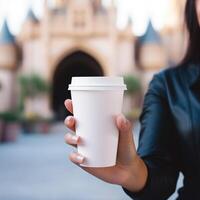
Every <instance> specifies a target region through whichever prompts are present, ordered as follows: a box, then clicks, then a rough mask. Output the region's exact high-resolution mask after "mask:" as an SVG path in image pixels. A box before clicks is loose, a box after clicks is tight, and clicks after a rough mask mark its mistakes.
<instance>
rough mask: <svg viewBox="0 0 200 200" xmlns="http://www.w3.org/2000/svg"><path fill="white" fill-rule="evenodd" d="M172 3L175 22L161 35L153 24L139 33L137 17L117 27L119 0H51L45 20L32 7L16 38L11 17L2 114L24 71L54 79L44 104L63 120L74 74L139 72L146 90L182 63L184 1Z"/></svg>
mask: <svg viewBox="0 0 200 200" xmlns="http://www.w3.org/2000/svg"><path fill="white" fill-rule="evenodd" d="M171 1H172V4H171V5H172V7H171V9H170V12H171V13H169V16H170V17H172V19H171V21H169V24H167V25H166V26H165V28H164V29H163V30H161V32H160V33H157V32H156V31H155V29H154V28H153V26H152V24H151V22H149V25H148V27H147V30H146V33H145V34H144V35H143V36H142V37H140V38H136V37H135V36H134V35H133V33H132V22H131V20H129V22H128V24H127V26H126V28H125V29H124V30H119V29H118V28H117V26H116V21H117V11H116V7H115V4H114V1H112V3H111V4H110V6H108V7H104V6H103V5H102V2H101V0H54V1H51V4H49V2H48V1H47V0H46V1H45V3H44V15H43V18H42V19H41V20H38V19H37V18H36V16H35V15H34V13H33V11H32V10H31V9H30V10H29V11H28V14H27V17H26V19H25V22H24V24H23V26H22V28H21V32H20V34H19V35H17V36H16V38H14V37H13V35H12V34H11V33H10V31H9V28H8V25H7V22H6V21H5V22H4V24H3V27H2V30H1V34H0V99H1V101H0V112H2V111H5V110H8V109H10V108H12V107H13V106H14V105H15V95H17V94H16V92H15V91H16V84H15V81H16V80H15V79H16V75H17V74H18V73H20V74H30V73H36V74H40V75H41V76H42V77H44V78H45V79H46V80H48V81H49V82H51V83H52V85H53V88H52V94H51V98H50V100H51V101H49V102H50V104H48V100H45V101H46V104H45V103H42V100H41V101H40V102H41V104H42V110H43V113H48V112H49V110H53V111H54V113H55V114H56V115H57V117H58V118H63V116H64V114H65V113H64V112H65V111H64V110H65V109H64V107H63V101H64V99H66V98H69V97H70V94H69V92H68V91H67V85H68V84H69V83H70V81H71V77H72V76H102V75H104V76H109V75H123V74H135V75H137V76H139V77H140V78H142V79H143V83H144V88H146V86H147V84H148V82H149V80H150V79H151V77H152V75H153V74H154V73H155V72H156V71H158V70H160V69H161V68H163V67H167V66H168V65H169V64H170V63H177V62H178V61H179V59H180V58H181V56H182V54H183V49H184V48H183V46H182V44H183V36H182V31H183V30H182V21H181V19H182V17H181V16H182V13H183V8H184V0H171ZM44 105H46V106H44ZM48 105H49V106H48ZM40 109H41V107H40ZM39 111H41V110H39Z"/></svg>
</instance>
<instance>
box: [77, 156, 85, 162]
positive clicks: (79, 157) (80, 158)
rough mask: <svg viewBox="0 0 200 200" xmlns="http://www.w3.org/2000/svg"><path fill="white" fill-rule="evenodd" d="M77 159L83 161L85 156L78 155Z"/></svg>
mask: <svg viewBox="0 0 200 200" xmlns="http://www.w3.org/2000/svg"><path fill="white" fill-rule="evenodd" d="M76 159H77V161H79V162H83V160H84V157H83V156H81V155H78V156H76Z"/></svg>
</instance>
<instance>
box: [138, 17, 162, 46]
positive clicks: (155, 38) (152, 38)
mask: <svg viewBox="0 0 200 200" xmlns="http://www.w3.org/2000/svg"><path fill="white" fill-rule="evenodd" d="M139 42H140V44H148V43H155V44H160V42H161V38H160V35H159V34H158V32H157V31H156V30H155V29H154V27H153V25H152V22H151V20H149V23H148V26H147V29H146V32H145V34H144V35H143V36H141V37H140V38H139Z"/></svg>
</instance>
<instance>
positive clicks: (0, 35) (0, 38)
mask: <svg viewBox="0 0 200 200" xmlns="http://www.w3.org/2000/svg"><path fill="white" fill-rule="evenodd" d="M12 43H15V37H14V36H13V35H12V33H11V32H10V29H9V27H8V23H7V20H6V19H5V20H4V22H3V26H2V29H1V32H0V44H12Z"/></svg>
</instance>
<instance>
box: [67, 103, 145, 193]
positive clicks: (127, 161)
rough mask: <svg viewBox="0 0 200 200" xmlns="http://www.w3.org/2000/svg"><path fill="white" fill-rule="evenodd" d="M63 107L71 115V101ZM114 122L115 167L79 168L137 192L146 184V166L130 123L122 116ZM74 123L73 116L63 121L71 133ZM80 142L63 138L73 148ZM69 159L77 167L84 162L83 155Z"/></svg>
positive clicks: (71, 138)
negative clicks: (115, 134)
mask: <svg viewBox="0 0 200 200" xmlns="http://www.w3.org/2000/svg"><path fill="white" fill-rule="evenodd" d="M65 106H66V108H67V110H69V111H70V112H71V113H73V105H72V101H71V100H69V99H67V100H66V101H65ZM115 121H116V126H117V128H118V130H119V143H118V152H117V163H116V165H115V166H113V167H105V168H92V167H82V166H80V167H81V168H82V169H84V170H85V171H87V172H88V173H90V174H92V175H94V176H96V177H97V178H99V179H101V180H103V181H106V182H108V183H112V184H118V185H121V186H123V187H125V188H127V189H128V190H132V191H139V190H141V189H142V188H143V187H144V185H145V183H146V178H147V169H146V166H145V164H144V162H143V161H142V160H141V159H140V158H139V156H138V155H137V153H136V148H135V144H134V141H133V134H132V126H131V123H130V122H129V121H128V120H127V119H126V118H125V117H124V116H123V115H122V114H120V115H118V116H116V120H115ZM75 123H76V120H75V118H74V117H73V116H68V117H67V118H66V119H65V125H66V126H67V127H68V128H69V129H71V130H72V131H73V132H75ZM80 140H81V138H80V137H78V136H76V135H75V134H71V133H68V134H66V136H65V141H66V143H68V144H70V145H72V146H74V147H76V146H77V144H78V143H79V141H80ZM69 159H70V160H71V161H72V162H73V163H75V164H76V165H78V166H79V164H81V163H82V162H83V160H84V155H80V154H78V153H71V154H70V155H69Z"/></svg>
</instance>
